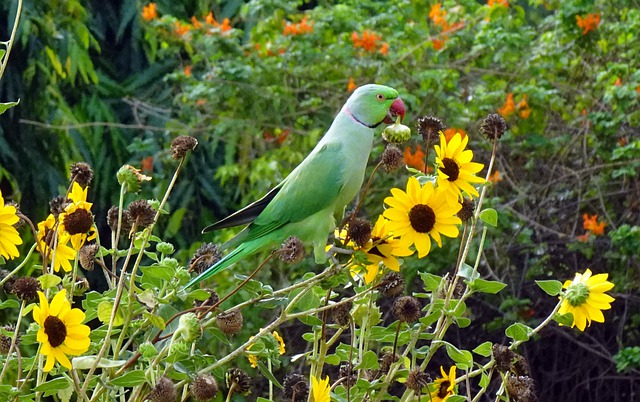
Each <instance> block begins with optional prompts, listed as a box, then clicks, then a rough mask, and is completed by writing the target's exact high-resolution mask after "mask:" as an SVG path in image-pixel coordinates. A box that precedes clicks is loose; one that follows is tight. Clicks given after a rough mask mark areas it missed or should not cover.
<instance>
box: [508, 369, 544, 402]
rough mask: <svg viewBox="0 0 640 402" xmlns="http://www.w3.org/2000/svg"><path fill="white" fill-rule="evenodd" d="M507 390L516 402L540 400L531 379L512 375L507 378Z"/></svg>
mask: <svg viewBox="0 0 640 402" xmlns="http://www.w3.org/2000/svg"><path fill="white" fill-rule="evenodd" d="M505 388H506V389H507V393H508V394H509V397H510V398H511V400H513V401H514V402H536V401H537V400H538V397H537V396H536V394H535V387H534V383H533V379H532V378H531V377H528V376H521V375H519V376H516V375H513V374H510V375H508V376H507V380H506V382H505Z"/></svg>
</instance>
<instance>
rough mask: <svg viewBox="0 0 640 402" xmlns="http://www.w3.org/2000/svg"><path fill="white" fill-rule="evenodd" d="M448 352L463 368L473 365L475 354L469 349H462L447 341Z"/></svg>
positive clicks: (466, 368)
mask: <svg viewBox="0 0 640 402" xmlns="http://www.w3.org/2000/svg"><path fill="white" fill-rule="evenodd" d="M446 345H447V354H448V355H449V357H450V358H451V360H453V361H454V362H455V363H456V366H458V367H459V368H460V369H462V370H468V369H470V368H471V367H473V355H472V354H471V352H469V351H468V350H460V349H458V348H457V347H455V346H453V345H452V344H450V343H447V344H446Z"/></svg>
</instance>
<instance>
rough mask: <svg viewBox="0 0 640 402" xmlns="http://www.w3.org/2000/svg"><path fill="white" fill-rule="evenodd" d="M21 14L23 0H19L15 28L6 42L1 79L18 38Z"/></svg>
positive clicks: (0, 66)
mask: <svg viewBox="0 0 640 402" xmlns="http://www.w3.org/2000/svg"><path fill="white" fill-rule="evenodd" d="M20 14H22V0H18V7H17V8H16V19H15V20H14V21H13V28H12V29H11V36H10V37H9V41H7V42H6V43H7V51H6V53H5V54H4V58H3V59H2V64H0V79H1V78H2V75H3V74H4V70H5V69H6V68H7V64H8V63H9V54H10V53H11V48H12V47H13V42H14V40H15V38H16V32H17V31H18V23H19V22H20Z"/></svg>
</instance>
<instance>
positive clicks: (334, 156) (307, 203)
mask: <svg viewBox="0 0 640 402" xmlns="http://www.w3.org/2000/svg"><path fill="white" fill-rule="evenodd" d="M341 148H342V144H340V143H329V144H325V145H324V146H322V147H321V148H320V149H319V150H318V152H314V153H313V154H312V155H310V157H309V158H307V159H305V160H304V161H303V162H302V163H301V164H300V165H299V166H298V167H297V168H296V169H294V171H293V172H291V174H290V175H289V176H287V178H286V179H285V180H284V181H283V183H282V188H281V189H280V191H278V192H277V193H276V194H275V195H274V197H273V199H272V200H271V202H269V204H268V205H267V206H266V208H264V210H263V211H262V213H261V214H260V215H259V216H258V217H257V218H256V219H255V220H254V221H253V223H252V224H251V225H250V226H249V231H248V233H247V237H245V238H244V239H243V241H250V240H252V239H256V238H259V237H262V236H265V235H267V234H269V233H271V232H273V231H274V230H277V229H279V228H281V227H282V226H284V225H286V224H288V223H291V222H299V221H302V220H304V219H305V218H307V217H309V216H311V215H313V214H315V213H316V212H318V211H321V210H323V209H325V208H327V207H328V206H330V205H332V204H333V203H334V202H335V200H336V198H337V197H338V195H339V194H340V191H341V190H342V189H343V187H344V185H345V177H346V175H345V172H344V171H343V169H341V168H339V167H337V166H336V165H343V164H342V163H341V162H340V158H342V157H344V155H343V153H342V152H341V150H342V149H341ZM331 213H333V211H331Z"/></svg>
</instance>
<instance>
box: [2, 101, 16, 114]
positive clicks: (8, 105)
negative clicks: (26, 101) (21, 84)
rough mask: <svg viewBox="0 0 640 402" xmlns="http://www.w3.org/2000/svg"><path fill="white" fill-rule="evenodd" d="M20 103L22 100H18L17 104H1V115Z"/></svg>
mask: <svg viewBox="0 0 640 402" xmlns="http://www.w3.org/2000/svg"><path fill="white" fill-rule="evenodd" d="M18 103H20V99H18V100H17V101H15V102H5V103H0V114H2V113H4V112H6V111H7V109H10V108H12V107H14V106H16V105H17V104H18Z"/></svg>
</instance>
